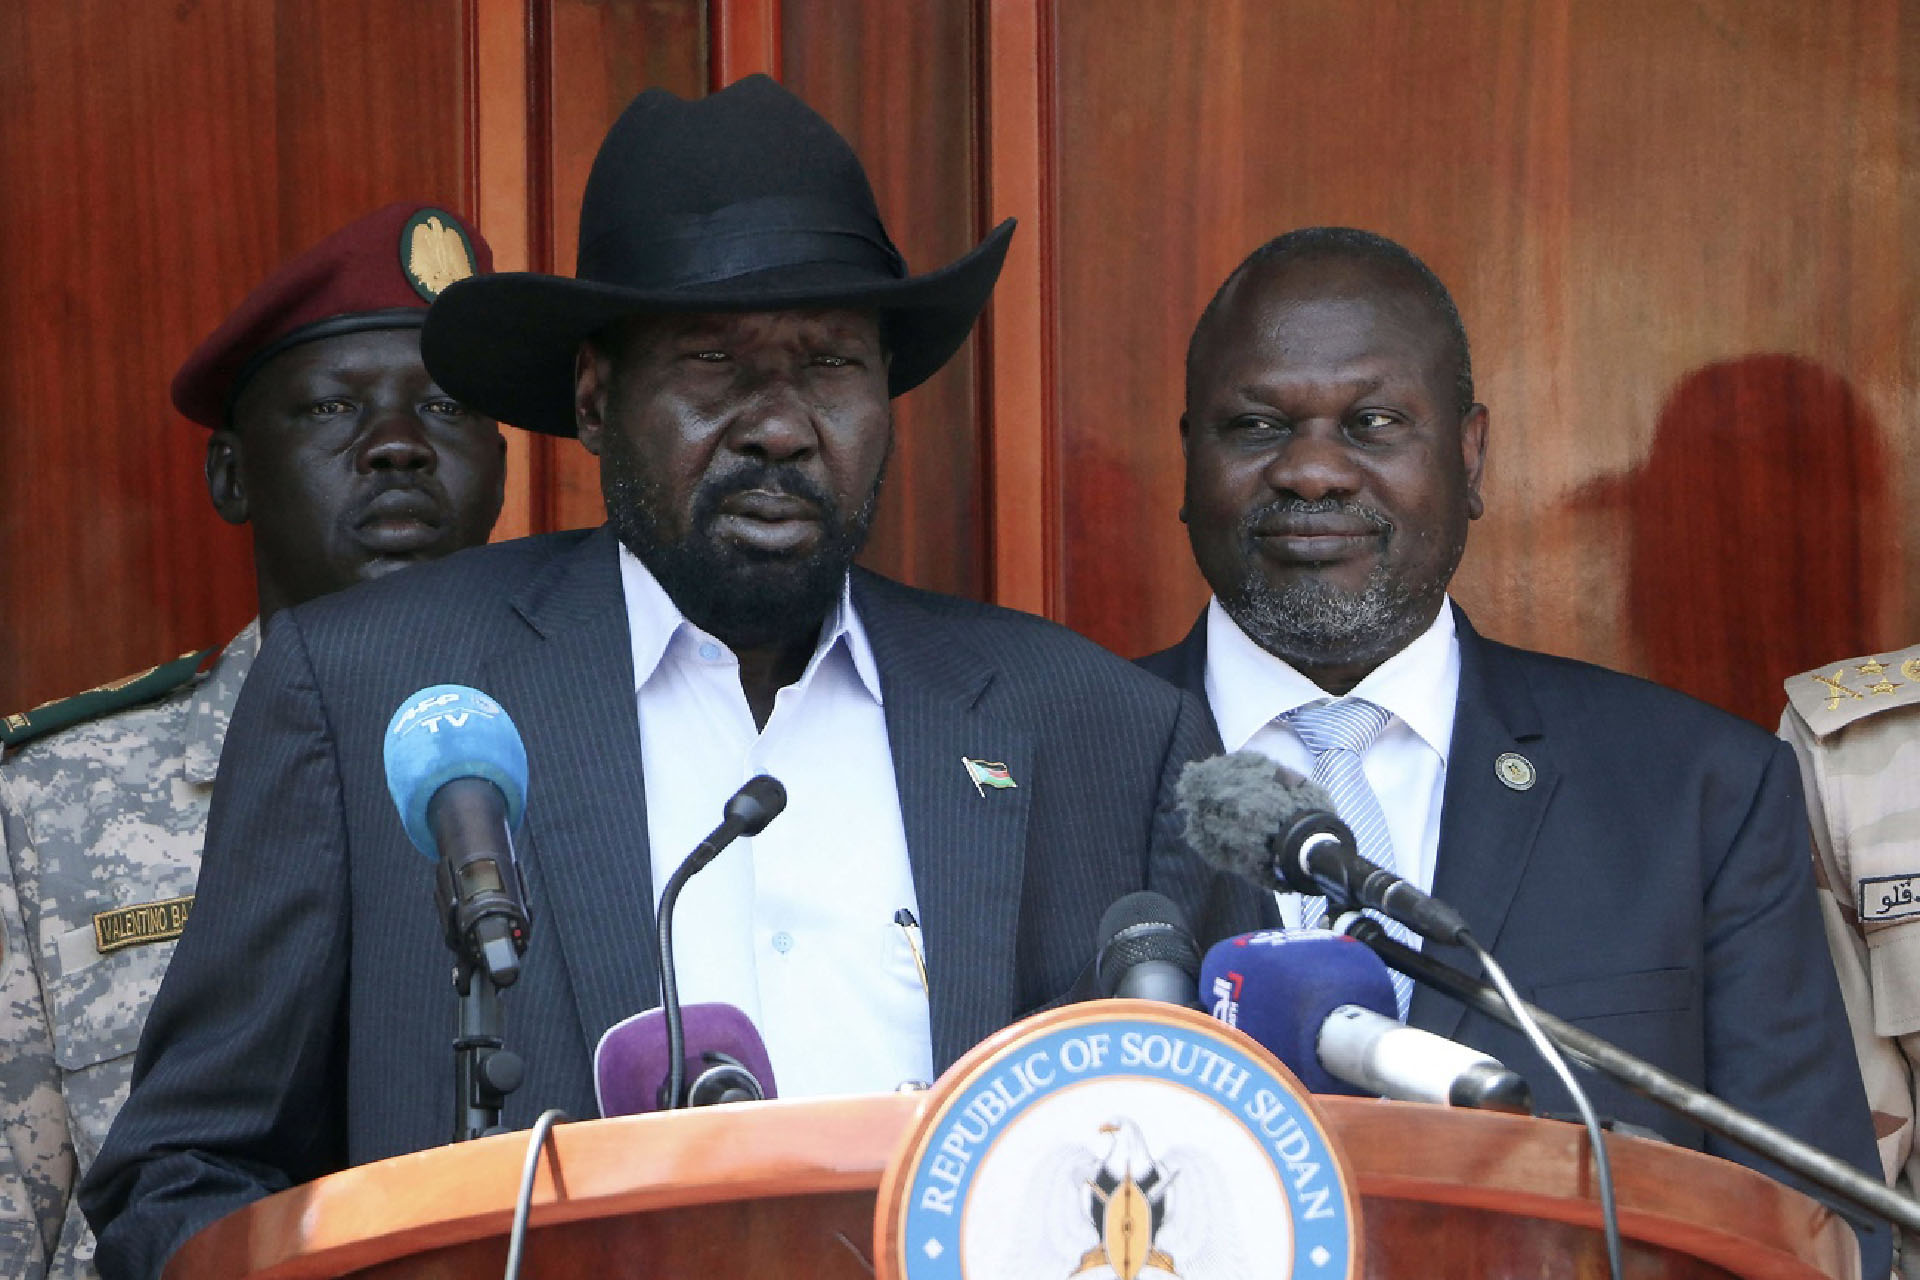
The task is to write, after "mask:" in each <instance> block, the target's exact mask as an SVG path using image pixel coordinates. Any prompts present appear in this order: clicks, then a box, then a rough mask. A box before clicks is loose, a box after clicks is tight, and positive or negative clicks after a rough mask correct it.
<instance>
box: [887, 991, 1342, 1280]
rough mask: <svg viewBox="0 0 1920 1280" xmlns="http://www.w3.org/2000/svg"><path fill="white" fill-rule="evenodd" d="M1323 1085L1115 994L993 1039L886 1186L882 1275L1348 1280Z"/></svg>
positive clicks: (1204, 1026) (958, 1071) (1196, 1021)
mask: <svg viewBox="0 0 1920 1280" xmlns="http://www.w3.org/2000/svg"><path fill="white" fill-rule="evenodd" d="M1356 1204H1357V1200H1356V1198H1355V1196H1354V1194H1353V1192H1352V1189H1351V1183H1350V1182H1349V1180H1348V1177H1347V1174H1346V1171H1345V1168H1344V1167H1343V1164H1342V1162H1341V1159H1340V1157H1339V1154H1338V1153H1337V1152H1336V1151H1335V1150H1334V1149H1333V1147H1332V1145H1331V1143H1330V1141H1329V1139H1328V1136H1327V1131H1326V1129H1325V1127H1324V1126H1323V1125H1322V1124H1321V1122H1320V1118H1319V1116H1318V1115H1317V1113H1316V1112H1315V1110H1314V1108H1313V1104H1312V1102H1311V1100H1310V1097H1309V1095H1308V1094H1307V1092H1306V1090H1304V1089H1303V1088H1301V1086H1300V1083H1299V1082H1298V1081H1297V1080H1295V1079H1294V1077H1293V1075H1292V1073H1290V1072H1289V1071H1288V1070H1287V1069H1286V1068H1285V1067H1283V1066H1281V1065H1280V1063H1279V1062H1278V1061H1277V1060H1275V1059H1274V1058H1273V1057H1272V1056H1271V1055H1270V1054H1268V1053H1267V1052H1266V1051H1265V1050H1264V1049H1262V1048H1260V1047H1259V1046H1258V1045H1257V1044H1255V1043H1254V1042H1253V1041H1252V1040H1249V1039H1248V1038H1247V1037H1245V1036H1243V1035H1241V1034H1240V1033H1239V1032H1237V1031H1234V1030H1233V1029H1231V1028H1229V1027H1226V1026H1224V1025H1222V1024H1221V1023H1218V1022H1216V1021H1214V1020H1213V1019H1211V1018H1208V1017H1206V1016H1205V1015H1203V1014H1200V1013H1196V1012H1193V1011H1191V1010H1187V1009H1181V1008H1177V1007H1175V1006H1173V1005H1165V1004H1153V1003H1149V1002H1145V1001H1138V1000H1105V1001H1098V1002H1095V1003H1091V1004H1082V1005H1074V1006H1071V1007H1069V1008H1065V1009H1058V1010H1055V1011H1053V1012H1051V1013H1045V1014H1041V1015H1039V1016H1038V1017H1035V1018H1031V1019H1028V1020H1027V1021H1026V1022H1023V1023H1021V1024H1019V1025H1018V1026H1015V1027H1011V1028H1009V1029H1008V1030H1006V1031H1003V1032H1001V1033H1000V1034H999V1035H997V1036H995V1037H993V1038H992V1039H990V1040H988V1041H987V1042H986V1043H984V1044H982V1045H981V1046H980V1047H979V1048H977V1049H975V1050H974V1051H973V1052H972V1053H970V1054H968V1055H967V1057H965V1058H964V1059H962V1060H961V1061H960V1063H959V1064H957V1065H956V1066H955V1067H954V1068H953V1069H952V1070H951V1071H950V1072H948V1073H947V1075H946V1076H945V1077H944V1078H943V1079H942V1080H941V1082H940V1083H939V1084H938V1085H936V1086H935V1088H934V1090H933V1092H932V1093H930V1094H929V1095H928V1101H927V1105H926V1107H925V1108H924V1110H923V1111H922V1112H921V1115H920V1118H919V1120H918V1121H917V1122H916V1123H915V1124H914V1125H913V1126H912V1128H911V1129H910V1130H909V1132H908V1133H907V1135H906V1139H905V1141H904V1142H903V1144H902V1146H901V1148H900V1150H899V1151H898V1152H897V1153H896V1155H895V1157H894V1159H893V1161H892V1163H891V1164H890V1165H889V1167H888V1170H887V1174H886V1177H885V1178H884V1179H883V1180H882V1182H881V1185H880V1201H879V1211H878V1213H877V1214H876V1215H875V1220H874V1233H875V1239H874V1257H875V1260H876V1264H877V1271H878V1275H879V1276H880V1277H882V1280H1242V1278H1245V1280H1253V1278H1254V1277H1259V1278H1260V1280H1284V1278H1285V1277H1289V1276H1291V1277H1312V1278H1313V1280H1323V1278H1324V1280H1346V1278H1348V1277H1353V1276H1358V1275H1359V1274H1360V1273H1361V1266H1360V1243H1359V1241H1360V1237H1359V1228H1358V1219H1357V1213H1356Z"/></svg>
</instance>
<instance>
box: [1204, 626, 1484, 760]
mask: <svg viewBox="0 0 1920 1280" xmlns="http://www.w3.org/2000/svg"><path fill="white" fill-rule="evenodd" d="M1206 679H1207V700H1208V702H1209V703H1210V704H1211V705H1212V707H1213V713H1214V719H1215V720H1216V721H1217V722H1218V724H1219V727H1220V740H1221V741H1222V742H1223V743H1225V744H1226V747H1227V749H1228V750H1230V751H1237V750H1239V749H1240V748H1242V747H1244V746H1246V744H1247V743H1248V742H1250V741H1252V739H1253V736H1254V734H1256V733H1258V732H1260V730H1261V729H1263V728H1265V727H1266V726H1267V725H1268V724H1271V723H1272V722H1273V720H1274V719H1275V718H1276V717H1279V716H1282V715H1285V714H1286V713H1287V712H1289V711H1293V710H1296V709H1298V708H1300V707H1304V706H1306V705H1307V704H1309V703H1313V702H1323V701H1325V700H1327V699H1328V698H1329V697H1331V696H1332V695H1330V694H1329V693H1328V692H1327V691H1326V690H1325V689H1322V688H1321V687H1320V686H1319V685H1317V684H1315V683H1314V682H1313V681H1312V680H1310V679H1308V678H1307V677H1306V676H1304V675H1302V674H1301V673H1300V672H1299V671H1297V670H1295V669H1294V668H1293V667H1292V666H1291V665H1289V664H1288V663H1286V662H1284V661H1282V660H1281V659H1279V658H1276V657H1274V656H1273V655H1272V654H1271V653H1268V652H1267V651H1266V650H1265V649H1262V648H1261V647H1260V646H1259V645H1257V644H1255V643H1254V642H1253V640H1252V638H1251V637H1249V636H1248V635H1247V633H1246V632H1244V631H1242V630H1241V629H1240V625H1239V624H1238V623H1236V622H1235V621H1234V620H1233V619H1232V618H1230V617H1228V616H1227V611H1226V610H1225V609H1223V608H1221V606H1220V601H1219V600H1218V599H1215V600H1213V601H1211V602H1210V603H1209V604H1208V605H1207V676H1206ZM1222 690H1224V691H1226V696H1220V691H1222ZM1459 693H1460V643H1459V638H1458V636H1457V635H1456V634H1455V632H1454V625H1453V602H1452V600H1451V599H1447V600H1443V601H1442V602H1441V606H1440V611H1439V613H1438V614H1437V615H1436V616H1435V617H1434V620H1433V623H1432V625H1430V626H1429V627H1428V628H1427V629H1426V630H1425V631H1422V632H1421V633H1420V634H1419V635H1418V636H1416V637H1414V639H1413V640H1412V641H1411V642H1409V643H1408V644H1407V646H1406V647H1405V648H1403V649H1401V650H1400V652H1398V653H1396V654H1394V655H1393V656H1392V657H1390V658H1388V659H1387V660H1386V661H1385V662H1383V663H1381V664H1380V665H1379V666H1377V667H1375V668H1374V669H1373V670H1372V671H1370V672H1368V673H1367V676H1366V678H1365V679H1364V680H1362V681H1361V682H1360V683H1359V684H1358V685H1356V686H1355V687H1354V689H1353V692H1352V694H1351V695H1350V696H1352V697H1356V698H1365V699H1366V700H1367V701H1369V702H1371V703H1374V704H1375V705H1376V706H1380V707H1384V708H1385V709H1386V710H1387V711H1389V712H1391V713H1392V714H1393V715H1394V716H1395V717H1396V718H1397V719H1400V720H1404V721H1405V722H1406V724H1407V727H1408V728H1410V729H1412V730H1413V732H1414V733H1415V734H1417V735H1418V736H1419V738H1420V740H1421V741H1422V742H1424V743H1426V744H1427V746H1429V747H1431V748H1432V749H1433V751H1434V753H1435V754H1436V755H1438V756H1439V757H1440V760H1441V762H1442V763H1443V764H1444V763H1445V762H1446V759H1447V747H1448V744H1449V743H1450V742H1451V741H1452V740H1453V715H1454V704H1455V702H1456V701H1457V700H1458V698H1459Z"/></svg>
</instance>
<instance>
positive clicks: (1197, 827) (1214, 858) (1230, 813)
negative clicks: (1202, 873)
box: [1175, 751, 1351, 893]
mask: <svg viewBox="0 0 1920 1280" xmlns="http://www.w3.org/2000/svg"><path fill="white" fill-rule="evenodd" d="M1175 794H1176V795H1177V796H1178V797H1179V802H1180V805H1179V810H1180V814H1181V816H1182V817H1183V818H1185V819H1186V833H1187V847H1188V848H1190V849H1192V850H1193V852H1194V853H1196V854H1198V855H1199V856H1200V858H1201V860H1202V861H1204V862H1206V863H1207V864H1208V865H1209V866H1212V867H1217V868H1218V869H1220V870H1221V871H1225V872H1227V873H1229V874H1231V875H1236V876H1239V877H1240V878H1241V879H1243V880H1251V881H1252V882H1253V883H1255V884H1257V885H1259V886H1260V887H1261V888H1263V889H1279V890H1281V891H1282V892H1290V891H1292V890H1294V889H1295V887H1296V886H1294V885H1292V884H1290V883H1289V882H1288V881H1287V879H1286V877H1285V876H1284V875H1283V873H1282V871H1281V868H1280V867H1279V866H1278V865H1277V863H1276V861H1275V858H1274V854H1273V850H1272V848H1271V847H1270V843H1269V842H1271V841H1272V840H1273V838H1274V837H1275V836H1277V835H1279V834H1280V833H1281V832H1282V831H1285V830H1286V829H1287V828H1288V827H1290V826H1292V825H1293V824H1294V822H1296V821H1297V820H1298V819H1299V818H1300V817H1301V816H1302V815H1304V814H1309V813H1323V814H1327V815H1331V814H1332V813H1333V812H1334V808H1333V797H1332V796H1330V795H1328V794H1327V790H1326V788H1325V787H1322V786H1321V785H1320V784H1318V783H1316V782H1312V781H1310V780H1308V779H1306V778H1303V777H1301V776H1300V775H1299V774H1297V773H1295V772H1293V771H1292V770H1291V769H1283V768H1281V767H1280V766H1279V765H1277V764H1275V763H1274V762H1273V761H1272V760H1269V759H1268V758H1267V757H1266V756H1263V755H1261V754H1260V753H1259V752H1258V751H1235V752H1233V753H1232V754H1230V755H1224V756H1213V757H1211V758H1209V759H1206V760H1195V761H1192V762H1190V763H1189V764H1188V765H1187V767H1186V768H1184V769H1182V770H1181V771H1180V781H1179V783H1178V784H1177V785H1176V788H1175ZM1336 821H1337V819H1336ZM1349 838H1351V837H1349ZM1301 892H1305V893H1318V892H1320V890H1319V888H1318V887H1308V888H1306V889H1303V890H1301Z"/></svg>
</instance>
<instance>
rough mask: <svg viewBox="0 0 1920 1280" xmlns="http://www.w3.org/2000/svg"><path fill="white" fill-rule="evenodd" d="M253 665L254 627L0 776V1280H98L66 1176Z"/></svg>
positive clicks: (114, 1076)
mask: <svg viewBox="0 0 1920 1280" xmlns="http://www.w3.org/2000/svg"><path fill="white" fill-rule="evenodd" d="M258 649H259V626H258V624H257V623H252V624H249V625H248V626H247V629H246V630H245V631H242V632H241V633H240V635H239V636H238V637H236V638H235V639H234V641H233V642H232V643H231V644H229V645H228V646H227V647H226V649H225V651H224V652H222V653H221V655H220V657H219V660H218V661H217V662H216V663H215V665H214V666H213V668H212V669H211V670H210V671H208V672H207V673H206V674H205V675H203V676H197V677H195V678H193V679H191V680H189V681H188V682H187V683H186V684H184V685H182V686H180V687H179V688H176V689H174V690H173V691H172V692H170V693H167V694H166V695H165V696H164V697H162V698H160V699H159V700H158V701H153V702H148V703H146V704H144V705H141V706H135V707H129V708H127V709H125V710H120V711H115V712H112V713H110V714H105V715H101V716H100V717H98V718H97V719H93V720H88V721H84V722H82V723H80V724H76V725H74V726H72V727H71V728H67V729H62V730H60V731H58V732H55V733H53V734H51V735H50V736H48V737H45V738H40V739H37V740H35V741H31V742H28V743H27V744H25V745H24V746H22V747H21V748H20V749H19V750H18V751H16V752H15V753H13V754H12V755H10V756H9V757H8V758H7V759H6V761H5V763H4V764H0V826H3V828H4V835H5V843H6V851H7V866H6V869H7V871H8V872H9V873H10V877H9V878H10V882H11V883H10V884H6V883H5V882H0V886H3V887H0V915H4V922H5V926H6V941H7V958H6V960H5V965H6V968H5V970H4V977H0V1133H4V1134H5V1135H6V1139H7V1146H6V1147H5V1148H0V1275H5V1276H16V1275H19V1276H25V1277H28V1278H29V1280H38V1277H39V1276H41V1275H42V1274H43V1271H42V1268H43V1267H44V1268H45V1270H44V1274H45V1275H47V1276H49V1277H61V1278H63V1280H64V1278H65V1277H74V1276H93V1275H95V1274H97V1273H96V1272H95V1271H94V1268H93V1263H92V1258H93V1233H92V1232H91V1231H90V1230H88V1228H87V1223H86V1219H85V1218H83V1217H82V1216H81V1213H80V1203H79V1200H78V1199H77V1198H75V1197H74V1195H73V1189H74V1185H75V1182H76V1177H77V1175H84V1174H85V1173H86V1171H87V1168H88V1167H89V1166H90V1165H91V1164H92V1163H93V1158H94V1156H95V1155H96V1154H98V1153H99V1150H100V1143H101V1141H102V1139H104V1138H105V1137H106V1134H107V1126H108V1125H109V1124H111V1123H112V1121H113V1117H114V1115H115V1113H117V1112H118V1111H119V1109H120V1105H121V1103H123V1102H125V1101H126V1097H127V1088H128V1085H129V1083H130V1081H131V1078H132V1074H133V1051H134V1048H135V1047H136V1045H137V1044H138V1043H139V1039H140V1027H141V1025H142V1024H143V1023H144V1022H145V1021H146V1017H147V1010H148V1008H149V1007H150V1006H151V1005H152V1003H153V996H154V992H155V991H156V990H157V989H158V988H159V985H160V977H161V975H162V974H163V973H164V972H165V970H166V966H167V961H168V959H169V958H170V957H171V956H172V954H173V943H172V941H171V940H170V938H171V936H173V928H172V926H173V925H176V924H177V923H179V921H180V920H181V919H182V918H183V917H184V916H185V914H186V909H187V908H189V907H190V905H191V904H190V901H189V902H187V903H175V902H174V900H175V899H182V898H189V899H190V895H191V894H192V893H193V891H194V884H195V881H196V880H197V879H198V877H199V872H200V848H201V843H202V840H203V838H204V835H205V832H206V825H207V803H208V801H209V799H210V798H211V797H212V794H213V776H214V772H215V769H216V768H217V767H218V765H219V762H220V747H221V744H222V743H223V742H224V741H225V739H226V734H227V722H228V720H229V718H230V717H231V716H232V714H233V704H234V700H235V699H236V698H238V697H239V694H240V684H241V681H242V680H244V679H245V678H246V674H247V669H248V667H249V666H251V665H252V663H253V659H254V655H255V653H256V652H257V651H258ZM15 891H17V894H18V898H17V901H15V900H14V892H15ZM156 903H158V904H165V905H162V906H161V907H160V908H159V909H158V910H154V911H146V912H139V913H127V912H121V911H118V910H117V909H120V908H129V907H141V906H145V905H147V904H156ZM96 916H99V917H100V922H99V924H98V928H99V930H100V931H101V933H98V934H97V933H96ZM156 934H158V935H165V936H164V937H163V938H161V939H160V940H153V938H154V935H156ZM103 935H104V941H105V943H106V945H107V948H108V949H107V950H106V951H105V952H102V951H101V949H100V944H101V942H102V936H103ZM9 1153H10V1154H11V1158H12V1161H13V1166H14V1167H13V1168H8V1167H7V1166H6V1164H5V1160H6V1158H7V1157H8V1155H9ZM22 1202H24V1204H23V1203H22ZM16 1224H17V1225H16Z"/></svg>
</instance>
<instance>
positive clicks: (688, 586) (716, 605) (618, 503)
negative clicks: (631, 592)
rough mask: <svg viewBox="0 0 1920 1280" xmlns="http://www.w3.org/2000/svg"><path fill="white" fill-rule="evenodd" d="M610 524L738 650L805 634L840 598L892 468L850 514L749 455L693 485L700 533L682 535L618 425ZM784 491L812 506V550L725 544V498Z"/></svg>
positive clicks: (608, 482) (609, 470)
mask: <svg viewBox="0 0 1920 1280" xmlns="http://www.w3.org/2000/svg"><path fill="white" fill-rule="evenodd" d="M600 468H601V480H600V487H601V492H602V494H603V496H604V497H605V498H606V503H607V521H608V523H609V524H611V525H612V526H613V531H614V533H615V534H616V535H617V536H618V537H619V539H620V541H621V543H623V544H624V545H625V546H626V548H627V550H629V551H631V552H632V553H633V554H634V555H635V556H636V557H638V558H639V560H640V563H642V564H644V565H645V566H646V567H647V569H648V571H649V572H651V573H652V574H653V576H654V578H655V579H656V580H657V581H658V582H659V583H660V586H661V588H662V589H663V590H664V591H665V592H666V593H667V595H668V597H669V598H670V599H672V601H673V603H674V604H675V605H676V606H678V608H679V610H680V612H681V613H682V614H683V615H684V616H685V617H686V619H687V621H689V622H691V623H693V625H695V626H696V627H699V628H700V629H701V630H703V631H705V632H707V633H708V634H709V635H712V636H715V637H716V638H718V639H720V640H722V641H724V642H725V643H726V644H727V645H728V646H729V647H731V648H732V649H734V650H735V651H736V652H738V651H740V650H742V649H755V648H763V647H766V646H769V645H775V644H781V643H786V642H791V641H795V640H800V639H804V638H805V637H806V636H808V635H809V634H812V633H814V632H816V631H817V630H818V629H819V626H820V624H821V622H822V621H823V620H824V619H825V618H826V616H827V614H828V612H829V611H830V610H832V609H833V607H834V606H835V605H836V604H837V603H838V601H839V598H840V590H841V584H842V583H844V582H845V581H846V576H847V570H848V569H849V568H850V567H851V566H852V565H853V561H854V557H855V556H857V555H859V554H860V549H861V548H862V547H864V546H865V545H866V542H867V535H868V533H869V532H870V531H871V530H872V528H873V517H874V511H875V509H876V508H877V507H878V505H879V501H880V482H881V479H882V478H883V477H884V476H885V474H886V463H885V460H884V459H883V460H882V463H881V467H880V471H879V473H878V474H876V475H875V476H874V480H873V488H872V489H871V490H870V491H869V492H868V493H867V496H866V500H865V501H864V502H862V503H861V504H860V507H859V509H858V510H856V511H855V512H854V513H853V514H852V516H851V517H848V516H846V515H843V514H842V513H841V511H840V509H839V507H838V505H837V504H836V503H835V501H834V499H833V497H832V495H831V494H829V493H827V492H826V490H825V489H823V488H821V487H820V485H819V484H817V483H816V482H815V481H814V480H812V479H811V478H810V477H808V476H806V475H805V474H803V473H802V472H800V471H799V470H798V469H797V468H794V467H787V466H778V465H775V464H772V463H767V462H763V461H743V462H741V463H740V464H739V465H738V466H736V467H735V468H734V469H732V470H731V471H728V472H725V473H724V474H721V475H717V476H709V477H707V478H706V479H705V480H703V481H702V482H701V484H700V487H699V488H698V489H696V490H695V491H694V496H693V518H692V530H691V531H690V532H689V533H688V534H686V536H684V537H682V538H680V539H679V540H678V541H671V540H669V539H668V537H667V536H666V535H665V534H664V533H663V532H662V525H663V516H664V514H665V512H666V510H667V503H668V498H667V495H666V494H665V492H664V491H663V490H662V489H661V487H660V485H659V483H658V481H657V480H656V479H655V478H654V477H652V476H650V475H648V474H647V473H646V470H645V468H644V467H643V466H642V465H641V463H640V461H639V459H638V458H637V457H636V456H635V455H634V452H633V449H632V447H631V446H630V445H629V444H628V442H627V440H626V438H625V437H624V436H623V435H621V434H620V433H619V432H609V433H608V434H607V439H606V443H605V446H604V448H603V450H602V453H601V459H600ZM756 489H757V490H764V491H766V492H770V493H784V494H789V495H791V496H793V497H797V498H801V499H803V500H805V501H807V502H809V503H811V504H812V505H813V507H814V509H815V510H816V511H818V512H819V514H820V520H821V536H820V540H819V541H818V542H817V543H816V544H815V545H814V547H813V548H812V550H810V551H808V552H806V553H804V554H788V553H779V552H775V553H767V552H763V551H759V550H756V549H754V548H751V547H742V546H738V545H734V544H730V543H725V542H722V541H721V540H720V539H718V538H716V537H715V536H714V533H713V524H714V520H715V519H716V517H717V516H718V514H719V508H720V504H721V503H722V502H723V501H725V500H726V499H727V498H729V497H731V496H733V495H734V494H736V493H744V492H747V491H749V490H756Z"/></svg>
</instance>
